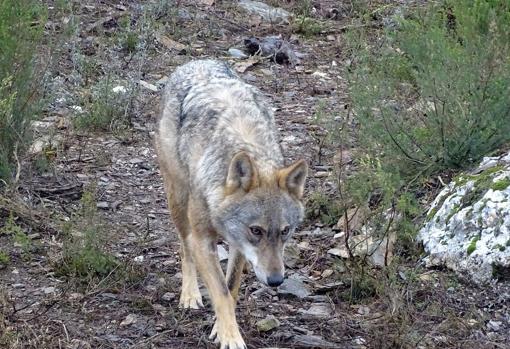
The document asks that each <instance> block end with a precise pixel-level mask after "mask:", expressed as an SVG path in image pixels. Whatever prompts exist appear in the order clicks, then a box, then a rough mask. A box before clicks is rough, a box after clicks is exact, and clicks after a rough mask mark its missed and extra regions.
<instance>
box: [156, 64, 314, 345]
mask: <svg viewBox="0 0 510 349" xmlns="http://www.w3.org/2000/svg"><path fill="white" fill-rule="evenodd" d="M156 149H157V152H158V160H159V163H160V168H161V174H162V176H163V179H164V182H165V189H166V192H167V197H168V202H169V208H170V211H171V215H172V218H173V221H174V223H175V224H176V226H177V229H178V231H179V234H180V237H181V242H182V249H181V252H182V255H181V259H182V269H183V289H182V291H181V299H180V304H181V306H183V307H191V308H195V307H198V306H200V305H201V304H202V301H201V296H200V292H199V290H198V284H197V281H196V269H195V267H196V268H197V269H198V271H199V272H200V275H201V276H202V278H203V279H204V281H205V283H206V286H207V288H208V290H209V293H210V294H211V298H212V300H213V304H214V308H215V311H216V316H217V320H216V325H215V326H214V328H213V334H214V336H217V337H218V338H219V341H220V343H221V346H222V348H243V347H244V342H243V340H242V337H241V336H240V333H239V330H238V327H237V324H236V322H235V312H234V305H235V303H234V302H233V299H235V298H236V297H237V292H238V288H239V283H240V277H241V271H242V269H243V266H244V262H245V260H248V261H249V262H250V264H251V265H252V266H253V269H254V271H255V274H256V275H257V277H258V278H259V280H260V281H261V282H263V283H266V284H268V285H270V286H277V285H279V284H281V282H282V281H283V275H284V266H283V248H284V244H285V241H286V240H287V239H288V237H289V235H290V234H291V233H292V232H293V231H294V230H295V228H296V226H297V225H298V224H299V223H300V221H301V220H302V218H303V205H302V203H301V197H302V194H303V188H304V182H305V178H306V174H307V166H306V163H305V162H304V161H298V162H296V163H294V164H292V165H290V166H287V167H285V165H284V160H283V156H282V153H281V149H280V146H279V143H278V137H277V133H276V126H275V122H274V118H273V113H272V111H271V109H270V107H269V105H268V103H267V102H266V100H265V98H264V96H263V95H262V94H261V93H260V92H259V91H258V90H257V89H256V88H255V87H253V86H250V85H248V84H246V83H245V82H243V81H242V80H241V79H240V78H239V77H238V76H237V75H236V74H235V73H234V72H233V71H232V70H231V69H230V68H229V67H228V66H227V65H226V64H224V63H220V62H217V61H211V60H204V61H194V62H191V63H188V64H185V65H183V66H181V67H179V68H177V69H176V70H175V72H174V73H173V74H172V76H171V77H170V79H169V82H168V85H167V87H166V90H165V92H164V96H163V100H162V110H161V118H160V120H159V125H158V132H157V135H156ZM217 235H220V236H222V237H223V238H224V239H226V240H227V241H228V243H229V262H228V266H227V278H226V280H225V277H224V275H223V272H222V271H221V267H220V265H219V262H218V261H217V257H216V236H217ZM191 256H193V258H191Z"/></svg>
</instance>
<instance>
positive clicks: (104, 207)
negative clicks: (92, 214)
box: [96, 201, 110, 210]
mask: <svg viewBox="0 0 510 349" xmlns="http://www.w3.org/2000/svg"><path fill="white" fill-rule="evenodd" d="M96 207H97V208H100V209H102V210H107V209H108V208H109V207H110V205H108V203H107V202H106V201H99V202H98V203H97V204H96Z"/></svg>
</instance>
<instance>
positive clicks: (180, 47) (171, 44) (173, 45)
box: [158, 35, 186, 52]
mask: <svg viewBox="0 0 510 349" xmlns="http://www.w3.org/2000/svg"><path fill="white" fill-rule="evenodd" d="M158 40H159V42H160V43H162V44H163V45H164V46H165V47H166V48H169V49H170V50H175V51H179V52H182V51H186V45H184V44H181V43H180V42H177V41H174V40H172V39H170V38H169V37H168V36H165V35H160V36H159V37H158Z"/></svg>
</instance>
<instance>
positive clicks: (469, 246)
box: [466, 236, 480, 256]
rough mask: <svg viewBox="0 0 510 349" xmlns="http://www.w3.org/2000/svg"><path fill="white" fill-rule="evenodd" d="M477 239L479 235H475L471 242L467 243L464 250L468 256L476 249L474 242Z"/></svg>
mask: <svg viewBox="0 0 510 349" xmlns="http://www.w3.org/2000/svg"><path fill="white" fill-rule="evenodd" d="M479 240H480V236H475V237H474V238H473V239H472V240H471V242H470V243H469V245H468V247H467V250H466V252H467V254H468V256H469V255H470V254H471V253H473V252H475V250H476V243H477V242H478V241H479Z"/></svg>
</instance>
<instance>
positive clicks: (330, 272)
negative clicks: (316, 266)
mask: <svg viewBox="0 0 510 349" xmlns="http://www.w3.org/2000/svg"><path fill="white" fill-rule="evenodd" d="M331 275H333V270H331V269H326V270H324V271H323V272H322V274H321V276H322V277H323V278H327V277H329V276H331Z"/></svg>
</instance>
